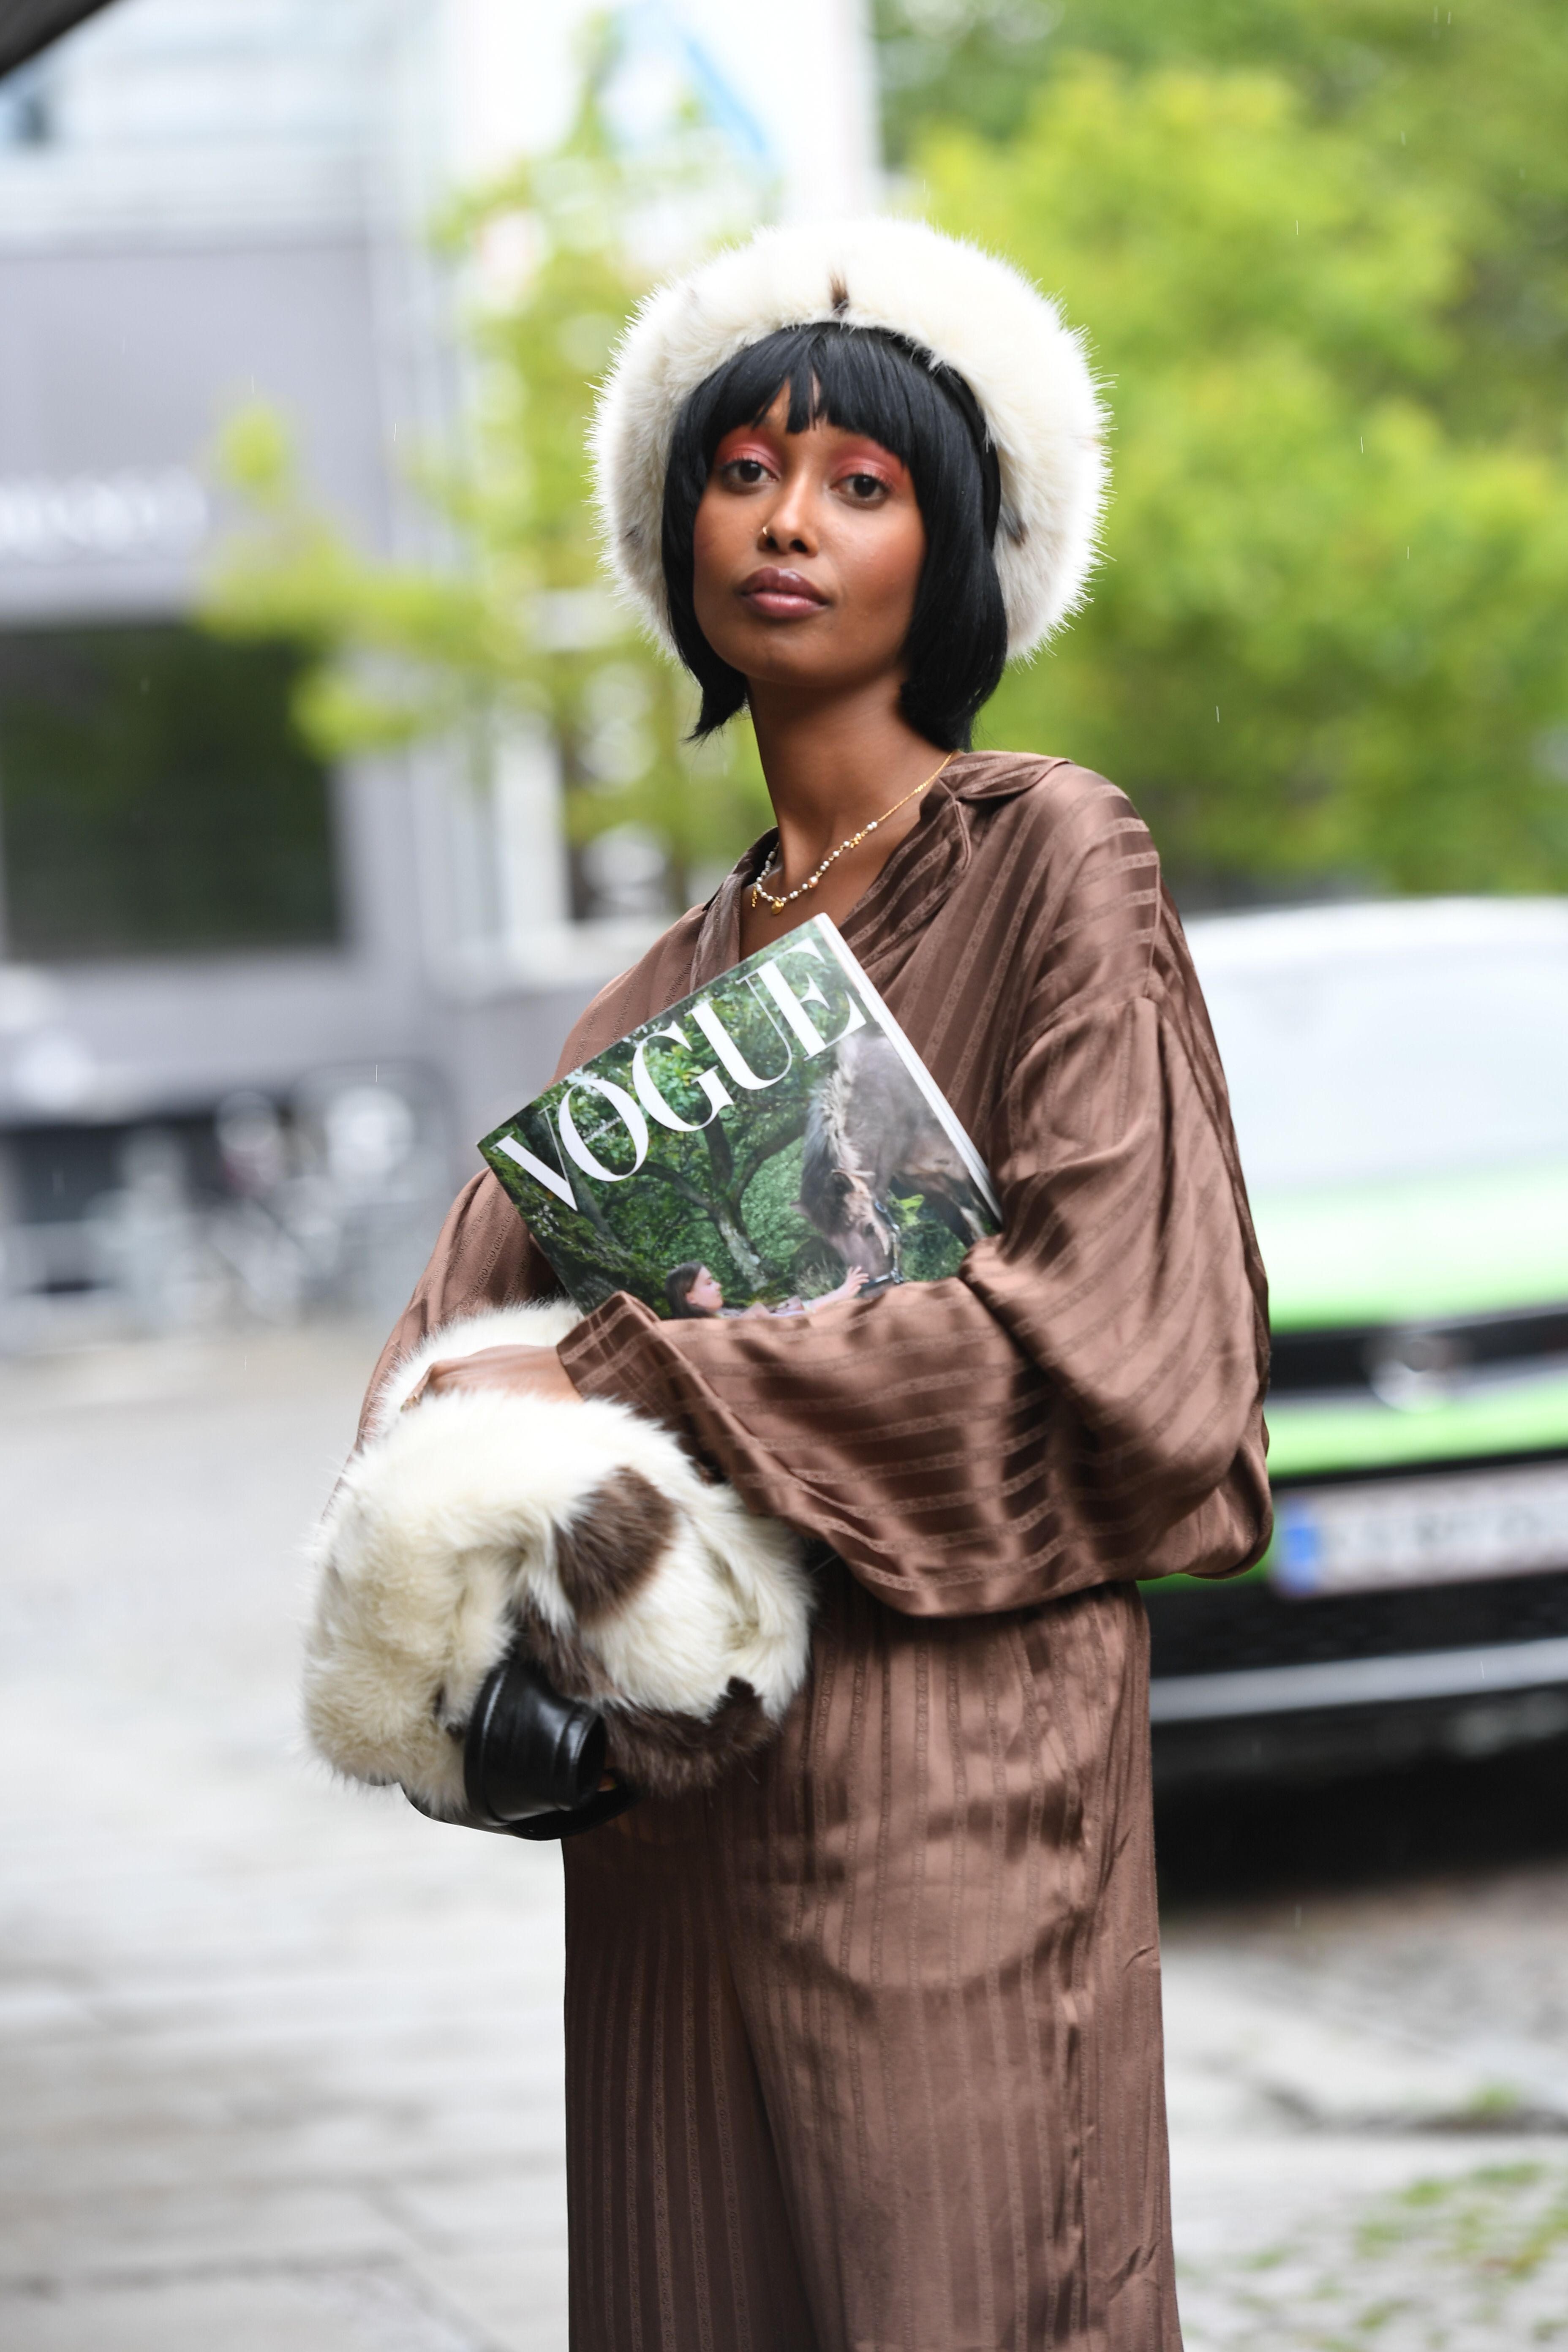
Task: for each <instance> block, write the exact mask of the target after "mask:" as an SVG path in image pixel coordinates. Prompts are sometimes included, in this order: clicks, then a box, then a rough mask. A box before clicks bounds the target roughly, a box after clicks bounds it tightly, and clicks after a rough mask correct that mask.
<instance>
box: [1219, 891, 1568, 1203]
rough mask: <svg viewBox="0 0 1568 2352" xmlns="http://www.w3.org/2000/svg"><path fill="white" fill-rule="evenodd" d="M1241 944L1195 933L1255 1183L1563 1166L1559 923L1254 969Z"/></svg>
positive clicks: (1261, 1188) (1564, 1037) (1566, 1096)
mask: <svg viewBox="0 0 1568 2352" xmlns="http://www.w3.org/2000/svg"><path fill="white" fill-rule="evenodd" d="M1196 928H1197V929H1200V930H1201V929H1202V927H1196ZM1218 928H1219V927H1218V926H1216V927H1215V929H1218ZM1236 946H1237V942H1235V941H1229V942H1226V943H1225V944H1224V947H1223V949H1221V950H1219V951H1217V952H1214V953H1212V954H1209V955H1205V951H1204V948H1203V945H1202V943H1201V940H1199V939H1194V953H1195V957H1196V961H1197V963H1198V968H1199V971H1200V973H1201V975H1202V978H1203V982H1204V992H1205V996H1206V997H1207V1000H1208V1005H1209V1012H1210V1014H1211V1016H1212V1018H1213V1021H1214V1025H1215V1035H1216V1036H1217V1037H1218V1040H1219V1048H1220V1052H1221V1055H1223V1056H1224V1060H1225V1067H1226V1078H1227V1079H1228V1081H1229V1085H1230V1097H1231V1106H1232V1109H1233V1111H1234V1114H1235V1118H1236V1129H1237V1138H1238V1139H1239V1141H1240V1145H1241V1156H1242V1161H1243V1165H1244V1166H1245V1168H1246V1171H1247V1182H1248V1184H1249V1186H1250V1187H1251V1189H1252V1190H1253V1191H1254V1192H1257V1193H1259V1194H1265V1193H1279V1192H1316V1191H1319V1190H1321V1189H1324V1188H1326V1187H1329V1186H1336V1185H1342V1184H1363V1183H1378V1182H1385V1181H1398V1180H1401V1179H1406V1178H1413V1177H1424V1176H1439V1177H1440V1176H1451V1175H1461V1174H1464V1173H1467V1172H1468V1171H1481V1170H1486V1169H1496V1168H1502V1167H1522V1166H1528V1165H1529V1164H1531V1162H1534V1163H1540V1162H1542V1161H1546V1160H1568V929H1565V930H1564V932H1563V935H1562V936H1561V937H1559V938H1556V939H1552V938H1542V937H1540V936H1537V937H1535V938H1533V939H1531V938H1525V939H1522V940H1521V941H1520V942H1519V943H1518V944H1517V945H1512V944H1502V943H1500V942H1498V941H1495V940H1491V941H1487V942H1484V943H1483V942H1477V941H1467V942H1463V943H1455V942H1452V941H1450V942H1447V943H1441V942H1431V941H1426V940H1424V941H1422V942H1420V943H1419V944H1412V945H1411V946H1410V947H1409V948H1407V949H1399V950H1391V949H1390V948H1388V947H1384V948H1381V949H1380V950H1378V951H1376V952H1371V953H1369V952H1365V951H1363V952H1361V953H1359V954H1358V953H1356V952H1355V951H1354V950H1347V951H1345V952H1337V951H1336V952H1331V951H1328V950H1325V951H1324V952H1323V954H1322V955H1321V959H1318V958H1311V959H1310V958H1309V957H1307V956H1305V955H1302V954H1297V955H1294V956H1292V957H1290V958H1289V961H1286V960H1283V959H1278V960H1277V959H1274V958H1269V959H1262V958H1260V959H1259V960H1258V961H1256V962H1253V963H1250V964H1248V963H1247V962H1245V961H1243V958H1242V956H1241V955H1239V954H1237V952H1236V951H1235V950H1236Z"/></svg>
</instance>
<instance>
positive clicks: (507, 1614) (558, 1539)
mask: <svg viewBox="0 0 1568 2352" xmlns="http://www.w3.org/2000/svg"><path fill="white" fill-rule="evenodd" d="M577 1319H578V1318H577V1313H576V1310H575V1308H574V1307H570V1306H567V1305H566V1304H564V1303H563V1302H562V1303H556V1304H552V1305H547V1306H542V1307H503V1308H500V1309H499V1310H497V1311H496V1312H494V1313H491V1314H486V1315H480V1316H476V1317H474V1318H472V1319H470V1320H468V1321H465V1322H461V1323H456V1324H451V1325H448V1326H447V1328H445V1329H444V1330H440V1331H437V1332H435V1333H433V1334H432V1335H431V1337H430V1338H429V1339H427V1340H426V1342H425V1344H424V1345H423V1346H422V1347H421V1348H420V1349H418V1350H417V1351H416V1353H415V1354H413V1355H411V1356H409V1357H408V1358H406V1359H405V1361H404V1362H403V1363H401V1364H400V1365H399V1366H398V1367H397V1369H396V1370H395V1372H394V1374H393V1375H392V1377H391V1379H390V1380H389V1381H387V1383H386V1385H385V1387H384V1390H383V1392H382V1394H381V1396H380V1397H379V1398H378V1400H377V1402H376V1407H375V1412H374V1419H373V1423H372V1426H371V1430H370V1433H369V1435H368V1437H367V1439H366V1441H365V1444H363V1447H362V1448H361V1450H360V1452H359V1453H358V1454H355V1456H354V1458H353V1461H352V1462H351V1463H350V1464H349V1466H348V1468H347V1469H346V1470H345V1472H344V1474H343V1476H342V1482H341V1484H340V1485H339V1486H338V1489H337V1492H336V1493H335V1494H334V1496H332V1499H331V1503H330V1504H329V1505H328V1507H327V1511H326V1514H325V1517H323V1519H322V1522H321V1528H320V1529H319V1531H318V1533H317V1536H316V1538H315V1540H314V1544H313V1546H312V1557H313V1561H314V1565H315V1568H316V1570H317V1577H318V1582H317V1591H316V1609H315V1617H314V1622H313V1624H312V1626H311V1629H310V1636H309V1640H308V1644H307V1655H306V1666H305V1720H306V1727H307V1730H308V1732H309V1735H310V1740H311V1742H312V1744H313V1745H314V1747H315V1748H316V1749H317V1752H318V1753H319V1754H320V1755H321V1756H322V1757H323V1758H324V1759H326V1761H327V1762H328V1763H329V1764H331V1765H332V1766H333V1767H334V1768H335V1769H337V1770H339V1771H341V1772H343V1773H345V1774H347V1775H348V1776H349V1777H350V1778H351V1779H353V1780H366V1781H371V1782H379V1783H388V1782H394V1781H395V1782H397V1783H399V1784H401V1786H402V1787H404V1788H405V1789H406V1790H408V1791H409V1793H410V1794H411V1795H412V1796H413V1797H415V1798H416V1800H417V1801H419V1802H420V1803H421V1804H422V1805H424V1806H425V1807H426V1809H427V1810H429V1811H433V1812H436V1813H437V1814H439V1815H442V1816H444V1817H446V1818H448V1819H456V1818H458V1817H460V1816H461V1815H462V1813H463V1811H464V1810H465V1808H464V1796H463V1756H462V1740H463V1736H464V1733H465V1731H466V1729H467V1727H468V1717H469V1715H470V1713H471V1711H472V1708H473V1705H474V1701H475V1699H476V1697H477V1696H478V1695H479V1687H480V1685H481V1684H482V1683H483V1681H484V1679H485V1677H486V1675H488V1674H489V1671H490V1669H491V1667H492V1666H494V1665H496V1664H499V1663H500V1660H501V1659H502V1658H503V1657H504V1656H506V1655H507V1654H508V1653H509V1652H510V1650H511V1649H512V1647H513V1646H514V1644H515V1643H517V1642H518V1641H519V1640H520V1639H521V1642H522V1643H523V1644H524V1645H525V1647H526V1648H527V1650H528V1651H529V1653H530V1654H531V1655H532V1656H533V1657H534V1658H535V1660H536V1661H537V1662H538V1664H540V1665H541V1667H542V1669H543V1671H544V1673H545V1675H546V1676H547V1677H548V1679H549V1680H550V1681H551V1682H552V1684H553V1685H554V1686H555V1687H556V1689H557V1690H559V1691H561V1692H562V1693H563V1696H568V1697H580V1698H589V1699H593V1700H595V1701H597V1702H598V1703H599V1704H600V1705H601V1706H602V1707H603V1709H604V1713H605V1727H606V1730H607V1733H608V1741H609V1761H610V1763H611V1764H612V1765H613V1766H615V1767H616V1769H618V1770H619V1771H620V1772H621V1773H622V1774H623V1775H624V1777H625V1778H626V1780H628V1781H630V1782H631V1784H632V1785H633V1786H634V1787H636V1788H637V1789H639V1790H644V1791H646V1792H649V1793H663V1794H674V1793H679V1791H681V1790H687V1789H693V1788H702V1787H707V1786H709V1785H710V1784H711V1782H713V1781H714V1780H717V1779H718V1777H719V1775H720V1774H721V1772H722V1771H723V1770H724V1769H726V1768H727V1767H728V1766H729V1765H730V1764H731V1762H732V1761H733V1760H734V1759H736V1758H737V1757H739V1756H742V1755H745V1754H746V1753H748V1752H749V1751H751V1750H752V1749H753V1748H758V1747H760V1746H761V1745H762V1744H763V1742H764V1741H766V1740H767V1739H768V1738H771V1737H772V1734H773V1730H774V1728H775V1727H776V1726H777V1724H778V1722H779V1720H780V1718H781V1717H783V1715H784V1710H785V1709H786V1708H787V1706H789V1704H790V1701H791V1700H792V1699H793V1697H794V1696H795V1692H796V1691H797V1690H798V1689H799V1687H800V1685H801V1683H802V1682H803V1681H804V1679H805V1667H806V1658H807V1653H808V1649H809V1643H810V1621H811V1600H812V1596H811V1585H810V1580H809V1579H808V1577H807V1575H806V1572H805V1567H804V1565H803V1549H802V1546H801V1544H800V1541H799V1538H796V1537H795V1535H793V1534H792V1533H791V1532H790V1530H789V1529H788V1528H786V1527H784V1525H783V1524H782V1523H781V1522H780V1521H779V1520H776V1519H769V1518H760V1517H756V1516H754V1515H753V1514H752V1513H751V1512H749V1511H748V1510H747V1509H746V1508H745V1507H744V1506H743V1505H742V1502H741V1501H740V1499H739V1497H738V1496H736V1495H735V1494H734V1492H733V1491H732V1489H731V1488H730V1487H729V1486H725V1485H722V1484H718V1483H709V1482H708V1481H706V1480H705V1479H704V1478H703V1477H702V1476H701V1475H700V1473H699V1472H698V1471H697V1470H696V1469H695V1468H694V1467H693V1465H692V1464H691V1463H690V1461H689V1459H688V1457H687V1455H686V1454H684V1453H683V1452H682V1450H681V1448H680V1446H679V1444H677V1442H676V1440H675V1439H674V1437H672V1436H671V1435H670V1433H669V1432H668V1430H666V1429H664V1428H663V1427H661V1426H660V1425H659V1424H658V1423H654V1422H651V1421H648V1420H647V1418H645V1417H644V1416H643V1415H642V1414H640V1413H637V1412H633V1411H632V1410H631V1408H630V1407H629V1406H626V1405H622V1404H615V1403H610V1402H605V1401H603V1400H599V1399H592V1398H590V1399H586V1400H584V1402H580V1403H577V1404H573V1403H571V1402H557V1401H556V1400H554V1399H549V1398H543V1397H530V1396H521V1395H515V1394H509V1393H507V1392H505V1391H500V1390H496V1391H472V1390H470V1391H450V1392H447V1393H445V1394H437V1395H435V1396H426V1398H425V1399H424V1400H422V1402H420V1403H419V1404H418V1405H417V1406H416V1407H415V1408H414V1409H413V1410H412V1411H410V1412H404V1411H403V1410H402V1407H403V1405H404V1403H405V1401H406V1400H407V1398H408V1397H410V1396H411V1395H412V1394H413V1392H414V1391H415V1389H416V1387H417V1386H418V1384H419V1381H421V1380H422V1379H423V1377H424V1374H425V1372H426V1369H427V1368H428V1366H429V1365H431V1364H432V1363H436V1362H439V1361H441V1360H443V1359H446V1358H449V1357H453V1356H464V1355H470V1354H473V1353H475V1352H477V1351H478V1350H479V1349H481V1348H492V1347H499V1346H504V1345H523V1346H535V1347H551V1346H553V1345H554V1343H555V1342H556V1340H558V1339H561V1338H563V1336H564V1334H565V1333H566V1332H567V1331H568V1330H569V1329H570V1328H571V1327H572V1325H573V1324H574V1323H575V1322H576V1321H577Z"/></svg>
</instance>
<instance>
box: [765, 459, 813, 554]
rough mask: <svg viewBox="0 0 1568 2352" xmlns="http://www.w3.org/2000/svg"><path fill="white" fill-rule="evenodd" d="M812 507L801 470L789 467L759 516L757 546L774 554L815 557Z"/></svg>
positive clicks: (811, 495) (800, 468)
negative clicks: (759, 527)
mask: <svg viewBox="0 0 1568 2352" xmlns="http://www.w3.org/2000/svg"><path fill="white" fill-rule="evenodd" d="M759 543H760V545H762V546H763V547H764V548H766V549H768V550H770V551H773V552H775V553H778V554H788V555H815V554H816V546H817V530H816V499H815V497H814V495H813V493H812V488H811V486H810V484H809V482H808V481H807V480H806V478H805V469H804V467H791V468H790V470H789V472H788V473H787V474H785V476H784V479H783V480H782V481H781V482H780V484H779V486H778V488H777V489H776V490H775V491H774V493H773V499H772V500H771V502H770V504H769V506H768V508H767V510H766V512H765V513H764V515H763V519H762V529H761V532H760V534H759Z"/></svg>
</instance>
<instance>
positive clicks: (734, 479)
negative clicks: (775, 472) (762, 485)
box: [719, 457, 768, 490]
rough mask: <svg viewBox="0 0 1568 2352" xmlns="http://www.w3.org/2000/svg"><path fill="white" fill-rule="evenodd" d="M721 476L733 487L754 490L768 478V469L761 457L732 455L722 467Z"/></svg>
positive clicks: (720, 469)
mask: <svg viewBox="0 0 1568 2352" xmlns="http://www.w3.org/2000/svg"><path fill="white" fill-rule="evenodd" d="M719 476H720V479H721V481H724V482H727V483H728V484H729V486H730V488H731V489H735V490H754V489H755V488H756V487H757V484H758V483H759V482H765V481H766V480H767V478H768V469H767V467H765V466H764V465H763V461H762V459H761V458H760V457H731V458H729V459H727V460H726V462H725V463H724V464H723V465H722V466H721V467H720V468H719Z"/></svg>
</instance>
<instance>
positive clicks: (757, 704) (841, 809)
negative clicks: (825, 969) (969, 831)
mask: <svg viewBox="0 0 1568 2352" xmlns="http://www.w3.org/2000/svg"><path fill="white" fill-rule="evenodd" d="M750 692H751V709H752V725H753V726H754V728H755V730H756V736H757V750H758V751H759V753H760V755H761V758H762V763H763V777H764V778H765V780H766V782H767V787H768V798H769V799H770V800H771V801H772V803H773V815H774V817H775V819H776V820H777V824H778V829H779V864H780V866H782V868H783V873H784V883H785V886H786V887H794V885H795V883H797V882H800V881H802V880H804V879H805V876H806V875H807V874H809V873H810V872H811V870H812V868H813V866H816V863H817V861H818V859H819V858H822V857H825V856H826V854H827V852H828V851H829V850H830V849H836V848H837V845H838V844H839V843H840V842H841V841H842V840H843V839H844V838H845V836H846V835H847V834H851V833H855V832H858V830H859V828H860V827H861V826H862V825H864V824H869V823H870V821H871V820H872V819H873V818H879V817H880V816H881V815H882V814H883V812H884V811H885V810H886V809H888V808H889V807H890V806H891V805H892V803H894V802H895V801H897V800H900V799H901V798H902V796H903V794H904V793H908V792H911V791H912V790H913V789H914V787H915V786H916V785H917V784H919V783H920V782H921V781H922V780H923V779H924V778H925V777H927V776H929V775H930V773H931V770H932V769H933V768H934V767H935V766H936V765H937V763H938V761H940V760H941V758H942V753H941V752H940V751H938V750H937V749H936V748H935V746H934V745H933V744H931V743H929V742H928V741H927V740H926V738H925V737H924V736H923V735H918V734H917V733H916V732H915V730H914V729H913V728H912V727H911V726H910V723H909V721H908V719H905V717H904V716H903V713H902V712H901V711H900V709H899V700H898V680H897V679H892V680H888V679H878V680H877V681H875V683H874V684H873V685H872V686H870V687H868V688H858V689H857V690H855V691H853V692H851V693H848V694H839V695H835V696H834V697H832V698H830V699H823V700H821V701H816V700H813V699H812V698H810V697H809V696H807V695H804V694H802V693H801V691H800V689H799V688H798V687H791V686H780V685H773V684H769V683H753V684H752V688H751V690H750ZM919 822H920V802H919V801H918V800H915V801H911V802H910V803H909V804H908V806H907V807H905V808H902V809H900V811H899V813H898V814H897V816H896V817H894V818H893V819H892V820H891V821H890V823H889V824H888V826H887V828H886V830H885V832H884V830H883V828H882V827H881V826H880V825H879V827H878V831H877V834H876V835H875V837H874V843H873V842H868V843H867V844H866V845H865V850H867V851H870V850H873V848H874V850H875V862H876V865H877V866H878V867H880V866H881V864H882V861H883V859H884V858H885V857H886V856H887V854H888V852H889V850H891V849H893V848H894V847H896V846H897V845H898V843H899V842H900V840H901V839H902V837H903V835H905V834H906V833H908V832H909V831H910V828H911V826H913V825H915V824H918V823H919ZM864 860H865V853H864V851H863V852H862V853H861V861H862V862H864ZM774 887H777V885H776V884H775V886H774ZM862 887H864V877H862ZM797 919H798V918H797Z"/></svg>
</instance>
